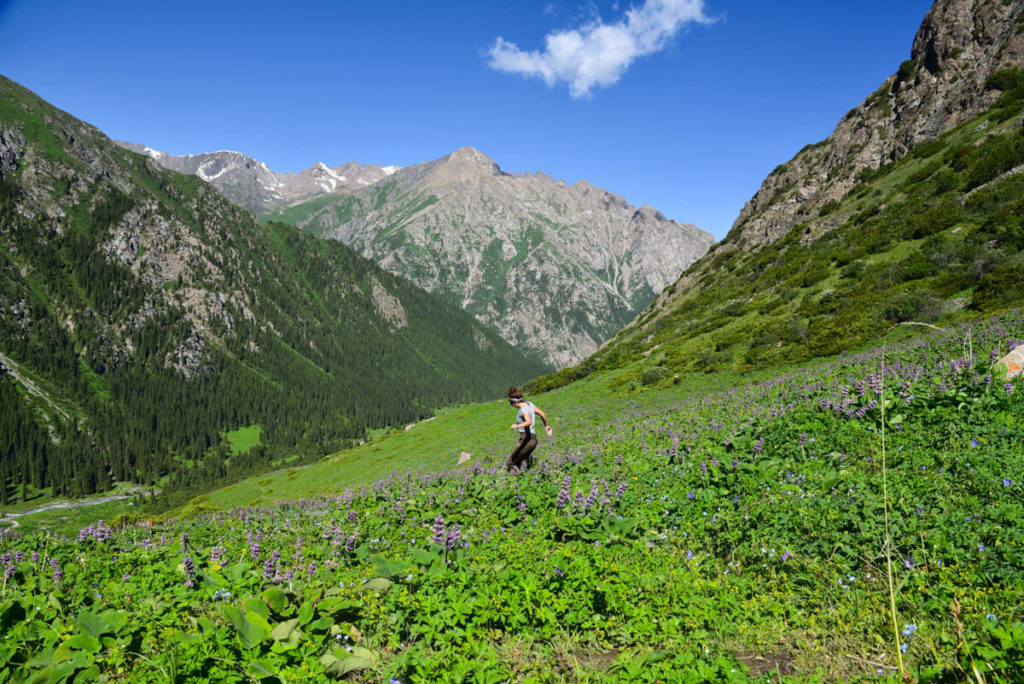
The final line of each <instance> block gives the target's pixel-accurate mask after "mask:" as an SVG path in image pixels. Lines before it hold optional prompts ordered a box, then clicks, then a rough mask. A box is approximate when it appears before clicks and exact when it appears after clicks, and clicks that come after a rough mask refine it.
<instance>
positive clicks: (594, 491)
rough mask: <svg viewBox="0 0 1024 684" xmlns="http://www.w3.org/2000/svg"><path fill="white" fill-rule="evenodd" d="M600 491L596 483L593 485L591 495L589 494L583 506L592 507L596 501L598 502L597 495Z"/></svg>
mask: <svg viewBox="0 0 1024 684" xmlns="http://www.w3.org/2000/svg"><path fill="white" fill-rule="evenodd" d="M600 493H601V491H600V490H599V489H598V488H597V485H596V484H593V485H591V486H590V496H588V497H587V499H586V501H584V502H583V507H584V508H587V509H589V508H591V507H592V506H593V505H594V504H595V503H597V496H598V494H600Z"/></svg>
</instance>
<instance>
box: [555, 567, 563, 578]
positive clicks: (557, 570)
mask: <svg viewBox="0 0 1024 684" xmlns="http://www.w3.org/2000/svg"><path fill="white" fill-rule="evenodd" d="M555 574H556V575H558V576H559V577H561V576H562V575H564V574H565V573H564V572H562V568H560V567H558V566H557V565H556V566H555Z"/></svg>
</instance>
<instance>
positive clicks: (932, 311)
mask: <svg viewBox="0 0 1024 684" xmlns="http://www.w3.org/2000/svg"><path fill="white" fill-rule="evenodd" d="M941 315H942V299H940V298H939V297H937V296H935V294H934V293H932V292H929V291H927V290H924V291H919V292H909V293H906V294H903V295H900V296H898V297H896V298H895V299H894V300H893V302H892V303H891V304H890V305H889V306H887V307H886V308H885V311H884V312H883V316H885V318H886V319H887V320H889V321H892V322H893V323H902V322H903V321H917V322H920V323H929V322H931V321H934V320H937V319H938V318H939V317H940V316H941Z"/></svg>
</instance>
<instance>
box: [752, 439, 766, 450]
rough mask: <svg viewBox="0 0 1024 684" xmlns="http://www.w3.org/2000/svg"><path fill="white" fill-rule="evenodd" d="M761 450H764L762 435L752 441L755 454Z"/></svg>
mask: <svg viewBox="0 0 1024 684" xmlns="http://www.w3.org/2000/svg"><path fill="white" fill-rule="evenodd" d="M762 451H764V437H762V438H760V439H758V440H757V441H756V442H754V453H755V454H759V453H761V452H762Z"/></svg>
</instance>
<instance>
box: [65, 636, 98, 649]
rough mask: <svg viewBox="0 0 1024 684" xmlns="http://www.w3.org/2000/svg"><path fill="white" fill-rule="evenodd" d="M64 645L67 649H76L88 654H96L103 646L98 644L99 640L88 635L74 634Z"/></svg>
mask: <svg viewBox="0 0 1024 684" xmlns="http://www.w3.org/2000/svg"><path fill="white" fill-rule="evenodd" d="M64 643H65V644H67V645H68V647H69V648H76V649H79V650H82V651H88V652H89V653H98V652H99V651H100V650H101V649H102V648H103V644H101V643H100V640H99V639H97V638H96V637H94V636H91V635H89V634H75V635H74V636H72V637H71V638H70V639H68V640H67V641H65V642H64Z"/></svg>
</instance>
